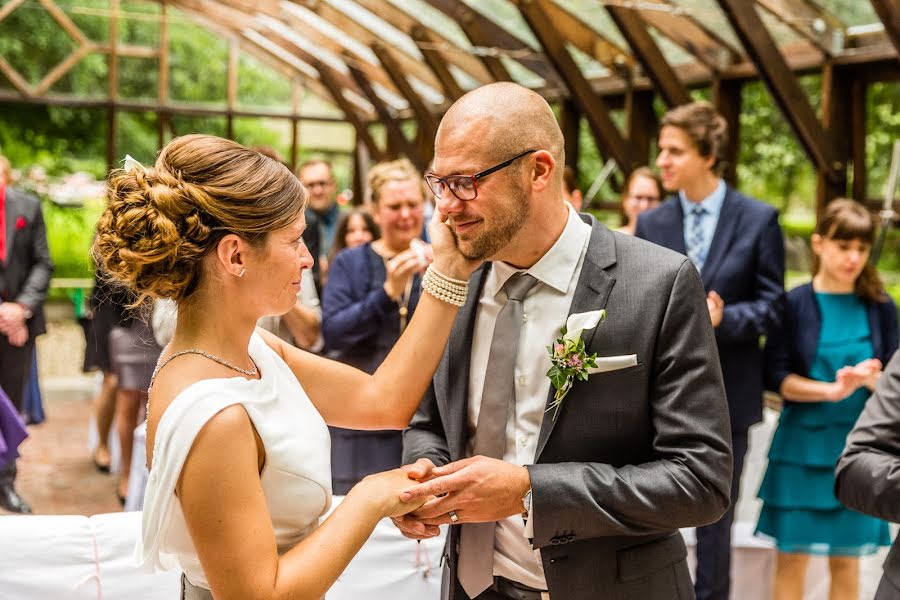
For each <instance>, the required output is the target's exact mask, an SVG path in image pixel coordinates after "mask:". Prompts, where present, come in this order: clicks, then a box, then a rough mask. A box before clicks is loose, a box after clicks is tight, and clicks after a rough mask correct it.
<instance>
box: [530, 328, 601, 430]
mask: <svg viewBox="0 0 900 600" xmlns="http://www.w3.org/2000/svg"><path fill="white" fill-rule="evenodd" d="M605 318H606V311H605V310H594V311H591V312H586V313H576V314H572V315H569V318H568V319H566V326H565V327H563V328H562V329H560V330H559V333H560V334H561V335H562V337H561V338H558V339H557V340H556V341H555V342H554V343H553V344H552V345H550V346H547V352H549V353H550V363H551V366H550V370H549V371H547V377H549V378H550V382H551V383H552V384H553V388H554V389H555V390H556V394H555V395H554V396H553V402H551V403H550V406H548V407H547V411H549V410H553V411H554V412H553V420H554V421H555V420H556V416H557V415H558V414H559V407H560V406H562V402H563V399H564V398H565V397H566V394H568V393H569V390H570V389H572V385H573V384H574V383H575V380H576V379H577V380H579V381H587V378H588V375H589V373H588V369H590V368H596V367H597V354H596V353H594V354H591V355H588V354H587V352H586V351H585V347H584V340H583V339H581V333H582V332H583V331H584V330H585V329H593V328H594V327H597V326H598V325H599V324H600V323H602V322H603V320H604V319H605ZM545 412H546V411H545Z"/></svg>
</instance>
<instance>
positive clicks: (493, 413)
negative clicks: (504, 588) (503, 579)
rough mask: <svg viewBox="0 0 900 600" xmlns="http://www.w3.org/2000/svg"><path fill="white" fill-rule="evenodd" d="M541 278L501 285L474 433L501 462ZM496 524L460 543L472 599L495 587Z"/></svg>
mask: <svg viewBox="0 0 900 600" xmlns="http://www.w3.org/2000/svg"><path fill="white" fill-rule="evenodd" d="M536 283H537V279H535V278H534V277H532V276H531V275H527V274H525V273H517V274H516V275H513V276H512V277H510V278H509V279H508V280H507V281H506V283H505V284H504V285H503V289H504V290H506V296H507V301H506V305H505V306H504V307H503V308H502V309H501V310H500V313H499V314H498V315H497V322H496V324H495V325H494V337H493V338H492V340H491V351H490V354H489V355H488V362H487V369H486V370H485V377H484V391H483V392H482V394H481V409H480V410H479V412H478V426H477V428H476V429H475V444H474V447H473V450H472V454H473V455H482V456H489V457H491V458H500V459H502V458H503V455H504V454H505V453H506V424H507V422H508V421H509V413H510V407H511V406H512V405H513V403H514V402H515V397H516V396H515V391H516V390H515V382H514V379H515V377H514V370H515V366H516V354H517V349H518V347H519V333H520V331H521V328H522V318H523V315H524V309H523V306H522V299H523V298H525V294H527V293H528V290H530V289H531V288H532V287H533V286H534V285H535V284H536ZM495 527H496V523H493V522H491V523H466V524H464V525H463V526H462V530H461V531H460V540H459V568H458V569H457V574H458V577H459V583H460V584H461V585H462V587H463V589H464V590H465V591H466V594H468V595H469V598H474V597H476V596H477V595H478V594H480V593H481V592H483V591H484V590H486V589H487V588H489V587H490V586H491V584H492V583H493V582H494V528H495Z"/></svg>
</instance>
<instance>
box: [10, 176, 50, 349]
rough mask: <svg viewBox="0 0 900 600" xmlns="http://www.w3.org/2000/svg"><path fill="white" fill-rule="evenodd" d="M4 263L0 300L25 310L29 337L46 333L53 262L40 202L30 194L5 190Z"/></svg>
mask: <svg viewBox="0 0 900 600" xmlns="http://www.w3.org/2000/svg"><path fill="white" fill-rule="evenodd" d="M6 249H7V251H6V263H5V264H4V263H3V262H0V300H3V301H8V302H19V303H21V304H24V305H26V306H28V308H30V309H31V311H32V312H33V313H34V316H33V317H32V318H31V319H29V321H28V335H29V337H34V336H36V335H39V334H41V333H44V332H45V331H46V325H45V321H44V300H46V298H47V289H48V288H49V287H50V275H51V274H52V273H53V262H52V261H51V260H50V250H49V249H48V247H47V231H46V229H45V227H44V215H43V213H42V212H41V202H40V200H38V199H37V198H35V197H34V196H32V195H31V194H27V193H25V192H22V191H19V190H16V189H13V188H12V187H7V188H6Z"/></svg>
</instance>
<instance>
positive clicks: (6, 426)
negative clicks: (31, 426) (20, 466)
mask: <svg viewBox="0 0 900 600" xmlns="http://www.w3.org/2000/svg"><path fill="white" fill-rule="evenodd" d="M27 437H28V431H27V430H26V429H25V423H23V422H22V417H20V416H19V413H18V411H16V407H15V406H13V403H12V401H11V400H10V399H9V396H7V395H6V393H5V392H4V391H3V389H2V388H0V471H2V470H3V468H4V467H6V466H7V465H8V464H10V463H11V462H13V461H14V460H16V458H18V457H19V444H21V443H22V440H24V439H25V438H27Z"/></svg>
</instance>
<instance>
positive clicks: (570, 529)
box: [404, 217, 732, 600]
mask: <svg viewBox="0 0 900 600" xmlns="http://www.w3.org/2000/svg"><path fill="white" fill-rule="evenodd" d="M583 218H584V219H585V220H586V221H587V222H589V223H591V225H592V233H591V240H590V243H589V245H588V250H587V255H586V256H585V261H584V266H583V268H582V272H581V277H580V279H579V282H578V287H577V289H576V291H575V296H574V298H573V301H572V306H571V309H570V312H571V313H579V312H587V311H591V310H597V309H600V308H606V311H607V318H606V321H605V322H604V323H603V324H601V325H600V326H599V327H597V328H596V329H595V330H593V331H586V332H585V333H584V339H585V343H586V345H587V349H588V352H589V353H590V352H597V353H598V354H599V355H600V356H612V355H623V354H637V358H638V361H639V362H638V364H637V365H636V366H633V367H629V368H626V369H622V370H619V371H612V372H607V373H602V374H595V375H592V376H591V377H590V379H589V380H588V381H587V382H578V383H576V384H575V386H574V387H573V388H572V390H571V391H570V392H569V394H568V396H567V397H566V399H565V401H564V402H563V405H562V408H561V409H560V411H559V414H558V416H557V418H556V419H555V420H554V419H553V418H552V412H551V413H545V416H544V420H543V424H542V427H541V432H540V436H539V440H538V446H537V454H536V456H535V461H534V463H535V464H534V465H531V466H529V467H528V470H529V472H530V475H531V483H532V493H533V497H532V503H533V504H532V506H533V511H534V515H535V516H534V519H535V521H534V540H533V544H534V547H535V548H540V549H541V557H542V561H543V566H544V572H545V575H546V578H547V585H548V588H549V591H550V595H551V597H553V598H557V599H565V600H582V599H584V600H587V599H589V598H590V599H592V600H596V599H598V598H666V599H669V598H693V597H694V592H693V586H692V584H691V579H690V574H689V573H688V568H687V563H686V560H685V556H686V550H685V545H684V541H683V540H682V539H681V536H680V535H679V533H678V528H679V527H688V526H697V525H704V524H707V523H711V522H713V521H715V520H717V519H718V518H719V517H720V516H721V515H722V513H723V512H724V511H725V510H726V508H727V507H728V505H729V494H730V487H731V468H732V457H731V444H730V433H729V421H728V407H727V405H726V403H725V393H724V387H723V383H722V373H721V370H720V367H719V357H718V353H717V350H716V342H715V336H714V334H713V329H712V326H711V325H710V321H709V316H708V312H707V309H706V303H705V299H704V298H705V293H704V291H703V284H702V283H701V281H700V277H699V275H698V274H697V271H696V269H695V268H694V267H693V265H692V264H691V263H690V261H688V260H687V259H686V258H685V257H684V256H682V255H679V254H677V253H675V252H672V251H670V250H667V249H665V248H661V247H659V246H656V245H654V244H651V243H649V242H646V241H643V240H639V239H636V238H633V237H630V236H627V235H623V234H619V233H613V232H611V231H609V230H608V229H607V228H606V227H604V226H602V225H600V224H598V223H596V222H595V221H594V220H593V219H592V218H590V217H583ZM487 268H488V267H487V266H486V267H482V269H480V270H479V271H476V273H475V274H473V276H472V279H471V285H472V287H473V288H474V289H472V290H470V293H469V298H468V302H467V304H466V306H465V307H463V309H462V310H461V311H460V313H459V315H458V316H457V319H456V323H455V324H454V330H453V333H452V334H451V337H450V343H449V345H448V347H447V350H446V351H445V353H444V356H443V358H442V360H441V363H440V365H439V367H438V370H437V373H436V374H435V377H434V382H433V385H432V387H431V390H430V391H429V393H428V394H427V395H426V397H425V398H424V400H423V401H422V404H421V406H420V407H419V410H418V412H417V413H416V415H415V417H414V418H413V420H412V422H411V424H410V427H409V429H407V430H406V431H405V432H404V461H405V462H412V461H414V460H416V459H418V458H419V457H428V458H430V459H431V460H432V461H433V462H434V463H435V464H438V465H440V464H445V463H447V462H450V461H454V460H458V459H461V458H464V453H465V447H466V418H467V417H466V415H467V405H468V397H467V395H468V391H467V390H468V380H469V357H470V350H471V343H472V334H473V328H474V323H475V314H476V309H477V306H478V299H479V296H480V292H481V287H482V285H483V282H484V276H485V274H486V272H487ZM551 341H552V340H547V343H548V344H549V343H550V342H551ZM552 398H553V389H552V387H551V390H550V394H549V395H548V398H547V400H548V403H549V401H550V400H551V399H552ZM458 530H459V528H458V527H451V528H450V535H449V538H448V543H447V550H445V557H444V558H445V560H444V570H445V571H444V576H445V585H444V588H445V590H446V591H445V593H444V598H445V599H450V600H464V596H462V592H461V591H459V589H457V586H455V585H448V584H447V581H452V580H453V579H454V578H455V572H456V558H457V557H456V550H455V549H456V547H457V540H458V537H459V531H458Z"/></svg>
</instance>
